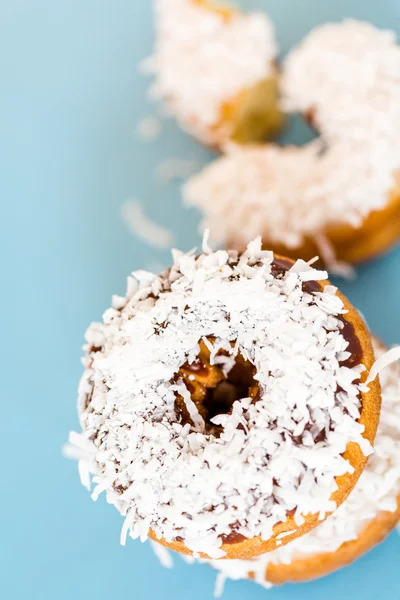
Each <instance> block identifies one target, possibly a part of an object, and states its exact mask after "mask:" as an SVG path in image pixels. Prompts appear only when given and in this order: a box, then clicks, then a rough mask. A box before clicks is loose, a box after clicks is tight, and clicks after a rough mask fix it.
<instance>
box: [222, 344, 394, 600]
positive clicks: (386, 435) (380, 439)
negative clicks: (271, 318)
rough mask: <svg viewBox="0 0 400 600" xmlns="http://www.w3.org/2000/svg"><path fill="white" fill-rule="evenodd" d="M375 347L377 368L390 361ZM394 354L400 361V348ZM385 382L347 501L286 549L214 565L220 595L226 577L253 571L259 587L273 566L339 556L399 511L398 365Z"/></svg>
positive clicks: (387, 372) (389, 370)
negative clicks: (381, 518) (367, 450)
mask: <svg viewBox="0 0 400 600" xmlns="http://www.w3.org/2000/svg"><path fill="white" fill-rule="evenodd" d="M374 348H375V353H376V356H377V359H378V360H377V363H376V364H378V363H379V361H380V360H381V359H383V358H384V357H386V356H389V357H390V354H389V353H387V354H385V351H384V350H383V349H382V347H381V346H380V344H378V343H377V341H376V340H374ZM395 350H396V353H397V358H398V355H399V348H396V349H395ZM389 352H390V351H389ZM388 364H390V363H388ZM380 380H381V386H382V412H381V419H380V423H379V427H378V432H377V435H376V439H375V445H374V454H373V455H372V457H371V458H370V459H369V461H368V464H367V466H366V468H365V470H364V471H363V473H362V475H361V477H360V479H359V481H358V483H357V485H356V487H355V488H354V490H353V491H352V492H351V494H350V496H349V497H348V498H347V500H346V501H345V502H344V503H343V504H342V505H341V506H339V508H338V509H337V510H336V511H335V512H334V513H333V514H332V515H330V516H329V517H328V519H326V521H324V522H323V523H321V525H319V526H318V527H316V528H315V529H313V530H312V531H311V532H309V533H307V534H305V535H304V536H302V537H301V538H299V539H297V540H294V541H292V542H290V544H287V545H286V546H284V547H282V548H278V549H277V550H274V551H273V552H268V553H267V554H265V555H263V556H261V557H259V558H257V559H254V560H229V561H210V564H211V565H212V566H213V567H214V568H216V569H217V570H218V571H219V572H220V573H219V578H218V586H217V587H218V591H219V592H220V593H222V587H221V583H222V582H223V581H224V580H225V579H248V576H249V573H250V572H252V573H254V579H255V581H256V582H257V583H261V584H262V585H265V586H270V585H271V584H268V582H267V581H266V573H267V567H268V564H271V563H272V564H280V563H284V564H290V563H291V562H292V561H294V560H296V559H299V558H306V557H317V556H318V554H323V553H326V552H336V550H338V549H339V548H340V547H341V546H342V544H344V543H346V542H351V541H353V540H356V539H357V538H358V537H359V535H360V533H362V531H363V529H364V528H365V527H367V526H368V524H369V523H370V522H371V521H373V520H374V519H375V518H376V516H377V515H378V514H379V513H380V512H384V511H388V512H395V511H396V510H397V506H398V495H399V494H400V433H399V432H400V367H399V365H398V364H391V365H390V367H389V368H387V369H385V370H382V371H381V373H380ZM219 595H220V594H219Z"/></svg>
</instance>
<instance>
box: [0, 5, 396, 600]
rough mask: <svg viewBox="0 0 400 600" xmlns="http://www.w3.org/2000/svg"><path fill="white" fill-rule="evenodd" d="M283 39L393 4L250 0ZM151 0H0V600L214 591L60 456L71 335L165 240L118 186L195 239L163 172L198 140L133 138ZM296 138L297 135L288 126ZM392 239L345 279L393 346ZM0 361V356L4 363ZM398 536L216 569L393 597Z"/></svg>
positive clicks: (75, 361)
mask: <svg viewBox="0 0 400 600" xmlns="http://www.w3.org/2000/svg"><path fill="white" fill-rule="evenodd" d="M241 4H242V5H243V6H244V7H246V8H250V7H260V8H264V9H266V10H268V11H269V12H270V14H271V16H272V18H273V19H274V21H275V23H276V27H277V31H278V36H279V40H280V43H281V47H282V49H283V51H287V49H288V48H289V47H290V46H291V45H292V44H293V43H294V42H296V41H297V40H299V39H301V38H302V37H303V36H304V35H305V34H306V33H307V32H308V31H309V30H310V28H311V27H313V26H314V25H317V24H318V23H320V22H323V21H326V20H329V19H335V20H337V19H340V18H342V17H344V16H353V17H357V18H365V19H367V20H371V21H373V22H375V23H376V24H377V25H379V26H386V27H391V28H394V29H397V30H399V31H400V20H399V19H400V4H399V3H398V0H392V1H388V0H386V1H383V0H382V1H380V2H379V3H378V2H375V1H373V0H359V1H356V0H354V1H350V0H335V2H333V1H332V0H312V1H311V0H307V1H303V2H300V1H296V0H269V1H268V0H259V1H258V2H257V1H248V2H244V1H243V2H242V3H241ZM151 44H152V28H151V14H150V2H149V0H116V1H114V2H112V1H111V0H35V1H29V0H2V1H1V2H0V81H1V91H0V139H1V145H0V202H1V216H2V218H1V236H0V244H1V248H0V250H1V252H0V256H1V262H2V269H1V289H2V294H1V303H2V307H1V308H2V310H1V311H0V315H1V317H0V318H1V338H2V339H1V345H0V347H1V353H2V357H1V362H0V364H1V365H2V369H1V373H2V376H1V382H2V399H1V415H0V448H1V479H0V482H1V483H0V486H1V487H0V514H1V517H0V596H1V597H2V598H4V599H5V600H8V599H12V600H14V599H21V600H22V599H29V600H30V599H32V600H36V599H40V600H58V599H59V600H67V599H68V600H81V599H87V598H90V599H91V598H94V599H96V600H105V599H107V600H108V599H109V598H132V599H135V600H144V599H148V598H150V599H156V598H163V599H166V600H169V599H172V598H174V599H175V600H187V598H188V596H189V597H190V598H191V600H197V599H199V600H200V599H201V600H204V598H211V596H212V590H213V584H214V577H215V575H214V572H213V571H211V570H209V569H208V568H207V567H206V566H193V567H190V566H188V565H186V564H184V563H183V562H182V561H180V560H179V559H177V560H176V568H175V569H174V570H171V571H168V570H164V569H162V568H161V567H160V566H159V565H158V562H157V560H156V558H155V557H153V555H152V552H151V550H150V548H149V547H148V545H141V544H140V542H133V541H130V542H129V543H128V545H127V547H126V548H122V547H121V546H120V545H119V532H120V526H121V524H122V520H121V517H120V516H119V515H118V514H117V512H116V511H115V509H114V508H112V507H110V506H108V505H106V503H105V502H104V501H103V500H102V501H99V502H98V503H96V504H94V503H93V502H92V501H91V500H90V497H89V494H88V493H87V491H86V490H85V489H84V488H83V487H81V485H80V483H79V481H78V475H77V469H76V465H75V464H74V463H73V462H71V461H67V460H65V459H64V458H63V457H62V456H61V447H62V445H63V443H64V442H65V441H66V439H67V436H68V431H69V430H70V429H71V428H76V427H77V418H76V411H75V397H76V387H77V382H78V379H79V376H80V373H81V366H80V363H79V359H80V355H81V350H80V346H81V344H82V341H83V332H84V330H85V328H86V326H87V324H88V323H89V322H90V321H91V320H93V319H98V318H100V315H101V313H102V312H103V310H104V309H105V308H106V307H107V306H108V305H109V302H110V297H111V294H112V293H114V292H120V293H122V292H123V291H124V289H125V278H126V275H127V274H128V273H129V272H130V271H131V270H133V269H136V268H141V267H146V266H148V265H149V264H150V263H151V262H155V261H156V262H158V263H159V262H161V263H164V264H167V262H168V260H169V257H168V253H167V252H164V251H157V250H154V249H151V248H150V247H149V246H147V245H146V244H144V243H143V242H141V241H140V240H138V239H136V238H134V237H133V236H132V235H131V234H130V233H129V232H128V231H127V229H126V228H125V226H124V225H123V223H122V221H121V217H120V207H121V205H122V203H123V202H124V201H125V200H126V199H128V198H132V197H135V198H138V199H139V200H141V201H142V202H145V203H146V210H147V213H148V214H149V216H151V217H152V218H153V219H155V220H157V221H158V222H159V223H161V224H164V225H165V226H166V227H168V228H171V229H173V230H174V232H175V233H176V238H177V245H178V246H179V247H180V248H182V249H189V248H190V247H192V246H193V245H194V244H196V243H198V241H199V237H198V234H197V222H198V215H197V214H196V213H195V212H194V211H191V212H189V211H186V210H184V209H182V208H181V206H180V201H179V193H178V190H179V187H178V185H175V184H174V185H168V186H166V187H162V186H160V185H159V184H158V183H157V182H156V180H155V178H154V175H153V174H154V168H155V167H156V165H157V164H158V163H159V162H160V161H162V160H165V159H166V158H168V157H186V158H187V157H189V158H193V159H196V160H199V161H201V162H206V161H207V160H208V159H209V158H210V155H209V154H208V152H207V151H206V150H205V149H204V148H202V147H200V146H199V145H198V144H196V143H195V142H194V141H193V140H190V139H189V138H188V137H187V136H185V135H184V134H182V133H180V132H179V131H178V129H177V127H176V125H175V124H174V122H173V121H168V122H167V123H166V124H165V126H164V128H163V134H162V136H161V138H160V139H159V140H157V141H156V142H154V143H152V144H145V143H144V142H143V141H141V140H140V139H139V138H138V136H137V134H136V126H137V123H138V121H139V120H140V119H142V118H143V117H146V116H148V115H151V114H154V113H155V110H156V108H155V107H152V106H151V105H149V103H148V102H147V100H146V99H145V90H146V87H147V85H148V81H147V80H145V79H143V78H141V77H140V76H139V75H138V73H137V70H136V63H137V61H138V60H139V59H141V58H143V57H145V56H147V55H148V54H149V53H150V51H151ZM298 141H299V140H298ZM399 270H400V251H399V250H397V251H394V252H392V253H391V254H390V255H388V256H386V257H385V258H383V259H381V260H378V261H376V262H375V263H373V264H371V265H368V266H366V267H363V268H361V269H360V271H359V278H358V280H357V281H356V282H355V283H344V284H342V289H343V290H344V291H345V293H347V294H348V296H349V297H350V298H351V300H352V301H353V302H354V303H355V304H356V305H357V306H358V307H360V308H361V310H362V311H363V312H364V314H365V315H366V317H367V319H368V321H369V323H370V325H371V327H372V328H373V330H374V331H375V332H376V333H377V334H378V335H379V336H381V337H382V339H383V340H385V341H386V342H387V343H394V342H397V341H400V321H399V317H398V307H399V301H400V278H399ZM3 367H4V370H3ZM399 550H400V538H399V537H398V534H397V533H393V534H392V535H391V536H390V537H389V539H388V540H387V541H386V542H385V543H384V544H383V545H382V546H380V547H379V548H377V549H376V550H375V551H374V552H372V553H371V554H369V555H368V556H366V557H364V558H363V559H362V560H360V561H358V563H357V564H355V565H353V566H352V567H350V568H348V569H346V570H344V571H342V572H340V573H337V574H334V575H333V576H330V577H328V578H326V579H324V580H321V581H318V582H315V583H312V584H305V585H300V586H287V587H283V588H280V589H275V590H272V591H270V592H266V591H265V590H263V589H262V588H258V587H257V586H255V585H254V584H252V583H249V582H240V583H228V585H227V588H226V592H225V598H226V599H228V600H235V599H239V598H242V596H243V595H245V596H246V597H250V598H254V600H256V599H257V598H262V597H264V596H265V594H269V597H270V598H271V599H272V600H278V599H279V600H283V599H285V600H292V599H293V600H294V599H296V600H302V599H303V598H304V599H307V600H316V599H319V598H321V597H323V596H324V597H327V598H331V597H341V598H343V599H347V598H352V597H356V598H359V597H362V598H364V599H365V600H373V599H375V598H378V597H379V598H387V599H390V600H391V599H398V598H400V579H399V576H398V565H399Z"/></svg>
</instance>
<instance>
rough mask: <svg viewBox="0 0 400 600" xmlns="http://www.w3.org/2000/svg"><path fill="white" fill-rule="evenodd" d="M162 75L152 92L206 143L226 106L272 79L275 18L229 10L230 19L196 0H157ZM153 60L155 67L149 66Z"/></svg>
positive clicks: (157, 55) (157, 50) (158, 60)
mask: <svg viewBox="0 0 400 600" xmlns="http://www.w3.org/2000/svg"><path fill="white" fill-rule="evenodd" d="M154 7H155V19H156V48H155V56H154V57H152V60H151V62H150V63H147V65H148V68H147V70H149V68H150V69H152V71H153V72H154V74H155V76H156V83H155V84H154V86H153V88H152V90H151V95H152V97H155V98H160V99H162V100H164V101H165V102H166V103H167V105H168V107H169V109H170V111H171V112H172V113H173V115H174V116H175V117H176V118H177V119H178V121H179V122H180V123H181V124H182V125H183V126H184V127H185V128H186V129H187V130H189V131H190V132H192V133H194V135H196V136H198V137H199V138H200V139H203V140H204V141H205V142H206V143H214V140H213V139H212V131H211V129H212V127H213V126H215V125H217V124H218V121H219V119H220V113H221V108H222V106H223V105H224V104H225V103H226V102H229V101H230V100H232V98H234V97H235V96H236V95H237V94H239V92H241V91H242V90H244V89H246V88H248V87H250V86H252V85H254V84H255V83H257V82H258V81H260V80H262V79H264V78H265V77H267V76H268V75H269V74H270V72H271V69H272V62H273V60H274V58H275V57H276V54H277V47H276V43H275V39H274V31H273V27H272V24H271V22H270V20H269V19H268V18H267V17H266V16H265V15H263V14H261V13H252V14H248V15H245V14H242V13H240V12H239V11H236V10H233V9H232V10H231V11H229V18H227V17H226V15H225V16H224V15H223V14H221V13H219V12H218V11H217V10H214V9H213V8H212V7H211V6H209V7H208V6H206V5H205V3H200V2H199V3H197V2H195V1H194V0H155V3H154ZM149 64H150V67H149Z"/></svg>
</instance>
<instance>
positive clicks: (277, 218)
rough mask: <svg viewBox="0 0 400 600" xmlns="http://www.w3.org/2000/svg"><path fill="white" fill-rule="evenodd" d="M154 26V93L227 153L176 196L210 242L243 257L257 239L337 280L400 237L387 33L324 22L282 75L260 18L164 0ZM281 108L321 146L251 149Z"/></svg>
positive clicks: (275, 127)
mask: <svg viewBox="0 0 400 600" xmlns="http://www.w3.org/2000/svg"><path fill="white" fill-rule="evenodd" d="M156 24H157V27H156V50H155V56H154V60H153V71H154V73H155V75H156V83H155V86H154V93H155V95H156V96H157V97H158V98H161V99H163V100H164V101H165V103H166V105H167V106H168V107H169V108H170V111H171V112H172V114H173V115H174V116H175V117H176V118H177V120H178V122H179V123H180V124H182V125H183V126H184V128H186V129H187V130H188V131H189V132H190V133H192V134H193V135H194V136H195V137H196V138H197V139H199V140H200V141H202V142H204V143H206V144H208V145H211V146H216V147H218V148H219V149H220V150H221V151H222V156H221V157H220V158H217V159H216V161H214V162H213V163H211V165H209V166H207V167H206V168H205V169H204V170H203V171H202V172H201V173H200V174H198V175H195V176H193V177H192V178H190V179H189V181H188V183H187V185H186V186H185V187H184V190H183V196H184V201H185V202H186V204H187V205H188V206H196V207H197V208H200V210H201V211H202V213H203V215H204V218H203V225H202V226H203V228H207V229H210V230H211V233H212V236H213V239H214V240H215V241H216V242H218V243H222V244H224V245H225V246H226V247H229V248H237V249H243V248H244V247H245V246H246V244H247V242H248V240H250V239H253V238H254V237H255V236H256V235H262V237H263V241H264V244H265V247H267V248H272V249H274V250H275V251H276V252H277V253H281V254H287V255H289V256H293V257H299V258H303V259H305V260H309V259H311V258H312V257H314V256H315V255H319V256H320V257H321V259H322V261H323V262H325V264H327V265H328V267H329V268H330V270H331V271H334V270H336V271H337V272H339V271H340V266H341V263H343V262H345V263H358V262H362V261H365V260H368V259H371V258H373V257H375V256H377V255H379V254H381V253H383V252H384V251H386V250H388V249H389V248H390V247H391V246H393V245H394V244H395V243H396V242H397V240H398V239H399V237H400V143H399V141H398V135H397V131H398V128H399V126H400V78H399V72H400V48H399V47H398V45H397V43H396V39H395V36H394V34H393V33H392V32H388V31H382V30H379V29H377V28H376V27H374V26H372V25H370V24H368V23H364V22H358V21H354V20H347V21H344V22H343V23H332V24H326V25H322V26H320V27H317V28H316V29H315V30H314V31H312V32H311V33H310V34H309V35H308V36H307V37H306V38H305V39H304V40H303V42H302V43H300V44H299V46H298V47H297V48H294V50H292V51H291V52H290V53H289V55H288V56H287V57H286V59H285V60H284V61H283V64H282V68H281V70H279V68H278V67H277V62H276V56H277V46H276V43H275V41H274V33H273V27H272V25H271V24H270V23H269V21H268V19H267V17H266V16H263V15H260V14H249V15H244V14H242V13H240V12H238V11H235V10H230V9H224V10H218V9H217V8H214V6H213V5H210V3H208V2H200V3H199V2H196V1H195V0H159V2H158V3H157V2H156ZM232 47H235V52H232V51H231V49H232ZM279 96H281V97H279ZM283 113H299V114H300V115H302V116H303V118H304V119H305V120H306V121H307V122H308V123H309V124H310V126H311V127H312V128H313V129H315V130H316V131H317V132H318V133H319V138H318V140H316V141H313V142H311V143H309V144H306V145H305V146H302V147H295V146H286V147H285V146H280V145H277V144H271V143H269V144H263V143H261V144H256V145H254V142H261V141H263V140H265V138H266V137H268V135H272V134H273V133H276V132H277V131H279V130H280V128H281V126H282V122H283V120H282V119H283V117H282V114H283ZM244 142H246V143H245V144H244ZM250 142H253V143H252V144H248V143H250ZM341 270H342V272H343V268H342V269H341Z"/></svg>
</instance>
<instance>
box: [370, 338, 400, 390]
mask: <svg viewBox="0 0 400 600" xmlns="http://www.w3.org/2000/svg"><path fill="white" fill-rule="evenodd" d="M398 360H400V346H396V347H395V348H392V349H391V350H388V351H387V352H386V353H385V354H383V355H381V356H380V357H379V358H378V359H377V360H376V361H375V363H374V364H373V365H372V368H371V370H370V372H369V375H368V379H367V381H366V384H368V383H371V381H374V379H375V378H376V377H377V376H378V375H379V373H381V372H382V371H383V369H386V367H388V366H389V365H391V364H392V363H394V362H397V361H398Z"/></svg>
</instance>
